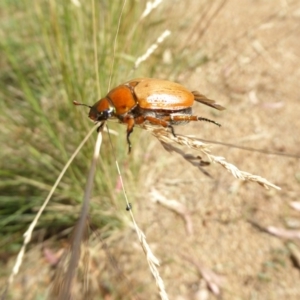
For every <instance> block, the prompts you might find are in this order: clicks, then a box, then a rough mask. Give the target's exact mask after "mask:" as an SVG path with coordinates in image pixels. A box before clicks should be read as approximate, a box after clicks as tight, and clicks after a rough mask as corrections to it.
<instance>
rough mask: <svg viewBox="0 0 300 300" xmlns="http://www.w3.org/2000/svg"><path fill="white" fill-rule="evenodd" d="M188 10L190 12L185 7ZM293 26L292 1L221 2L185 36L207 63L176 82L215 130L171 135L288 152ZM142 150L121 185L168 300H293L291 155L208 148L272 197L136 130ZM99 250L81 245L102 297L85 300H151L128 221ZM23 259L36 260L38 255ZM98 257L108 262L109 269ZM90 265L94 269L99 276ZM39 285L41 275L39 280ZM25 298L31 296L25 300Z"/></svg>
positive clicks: (299, 35) (295, 45)
mask: <svg viewBox="0 0 300 300" xmlns="http://www.w3.org/2000/svg"><path fill="white" fill-rule="evenodd" d="M196 2H197V1H196ZM188 3H189V5H190V7H196V8H195V10H196V9H198V8H197V5H196V4H195V3H194V4H193V3H192V2H188ZM192 4H193V5H194V6H193V5H192ZM299 24H300V3H299V2H298V3H297V1H284V0H281V1H279V0H278V1H275V0H274V1H268V0H256V1H253V0H251V1H250V0H229V1H227V3H226V4H225V6H224V7H223V8H222V9H221V11H220V12H219V14H218V17H217V18H216V19H215V20H214V21H213V22H212V24H211V25H210V27H209V29H208V30H207V31H206V33H205V35H204V36H203V37H201V39H198V37H197V32H198V31H197V30H195V31H194V33H193V35H192V37H191V39H192V40H193V46H194V47H199V48H201V49H204V51H205V52H207V53H210V57H209V61H208V63H207V64H205V65H203V66H199V67H196V68H195V69H194V71H193V72H190V71H188V70H187V72H186V73H184V74H182V76H181V77H180V78H179V79H180V81H181V82H182V83H183V82H184V83H185V85H187V86H188V87H189V88H191V89H193V90H195V89H199V90H201V92H203V93H204V94H205V95H208V96H209V97H210V98H212V99H217V100H218V102H219V103H220V104H222V105H224V106H225V107H226V108H227V109H226V110H225V111H223V112H220V113H219V112H212V110H211V109H209V108H206V107H203V106H202V105H200V104H198V105H197V104H196V105H195V112H196V113H197V115H199V116H203V117H208V118H212V119H214V120H216V121H218V122H220V123H221V124H222V127H221V128H218V127H217V126H214V125H212V124H208V123H194V124H189V125H187V126H184V127H181V128H179V129H176V130H177V132H180V133H183V134H186V135H195V136H197V137H199V138H203V139H210V140H215V141H222V142H225V143H232V144H237V145H241V146H248V147H253V148H258V149H265V150H269V151H277V152H284V153H297V154H300V152H299V142H300V134H299V128H300V118H299V113H300V108H299V101H300V96H299V87H300V25H299ZM187 83H188V84H187ZM143 143H144V144H145V145H146V143H147V144H149V147H148V148H147V151H146V153H142V152H143V151H144V150H143V149H139V148H138V147H136V148H135V149H134V155H144V160H145V163H144V166H143V167H142V170H141V176H140V178H141V180H140V182H139V183H134V184H132V183H130V184H129V185H130V186H131V185H134V186H135V188H132V189H130V191H129V194H130V196H131V197H133V198H135V199H136V200H135V202H134V203H133V205H134V206H133V212H134V214H135V217H136V221H137V223H138V224H139V226H140V227H141V229H142V230H143V231H144V232H145V234H146V236H147V240H148V242H149V244H150V247H151V249H152V250H153V252H154V253H155V255H156V257H157V258H158V259H159V260H160V262H161V266H160V268H159V271H160V275H161V277H162V278H163V280H164V284H165V288H166V291H167V293H168V295H169V298H170V299H176V300H181V299H197V300H205V299H215V298H218V297H220V298H221V299H230V300H231V299H270V300H271V299H274V300H275V299H300V284H299V282H300V281H299V279H300V269H299V265H298V267H297V263H295V254H292V253H291V250H290V249H296V250H298V251H300V243H299V235H300V212H297V211H296V210H294V209H293V208H291V206H290V204H291V203H292V202H293V201H300V199H299V195H300V184H299V180H300V163H299V159H295V158H288V157H282V156H275V155H265V154H261V153H256V152H250V151H243V150H239V149H234V148H228V147H224V146H217V145H215V146H214V147H213V148H212V153H213V154H214V155H217V156H223V157H225V158H226V160H227V161H228V162H230V163H232V164H234V165H235V166H237V167H238V168H239V169H241V170H243V171H247V172H250V173H252V174H257V175H260V176H262V177H265V178H266V179H268V180H269V181H271V182H272V183H274V184H276V185H278V186H280V187H281V191H278V190H275V189H272V188H271V189H270V190H266V189H264V188H263V187H262V186H260V185H258V184H256V183H253V182H245V181H240V180H238V179H235V178H234V177H233V176H232V175H231V174H230V173H229V172H227V171H226V170H225V169H223V168H222V167H221V166H219V165H217V164H212V165H210V166H207V167H204V170H205V171H207V172H208V173H209V176H207V175H205V174H204V172H202V171H201V170H199V169H198V168H196V167H193V166H191V165H190V164H189V163H188V162H187V161H186V160H185V159H183V158H182V157H181V156H179V155H178V154H176V153H168V152H166V151H165V150H164V149H163V147H162V146H161V145H160V144H159V142H158V141H157V140H156V139H155V138H154V137H151V135H150V134H149V133H147V132H143V133H142V134H141V144H143ZM185 151H186V153H191V151H189V150H186V149H185ZM202 158H203V159H204V160H205V157H203V155H202ZM149 166H151V167H150V168H149ZM154 190H155V191H156V192H157V193H158V194H159V195H161V196H162V197H165V198H166V199H168V200H175V201H177V203H180V205H182V207H181V211H183V210H186V216H188V218H189V219H188V220H189V221H190V222H191V224H190V226H191V227H187V226H186V223H185V221H184V220H183V218H182V216H180V215H179V214H177V213H175V212H174V211H172V210H171V209H170V208H166V207H164V206H162V205H159V204H157V203H156V201H155V200H157V194H156V196H154V194H153V191H154ZM125 213H126V212H124V214H125ZM268 226H274V227H276V228H285V229H288V230H292V231H293V233H295V232H298V239H297V238H295V239H290V240H288V239H283V238H279V237H276V236H273V235H271V234H269V233H267V232H266V231H264V228H266V227H268ZM99 243H100V242H99V240H98V244H99ZM107 243H108V247H109V249H110V252H109V253H108V252H107V251H104V250H103V248H102V246H101V245H102V244H101V243H100V245H98V246H97V247H98V248H97V247H96V246H95V248H92V249H93V250H92V251H91V267H90V271H89V272H90V274H92V276H91V282H90V287H91V288H92V289H93V288H95V290H97V289H100V290H101V291H102V292H101V293H102V296H101V297H102V298H101V297H100V296H99V294H100V292H99V291H98V292H96V293H95V294H94V293H93V292H92V293H91V295H90V296H86V297H85V298H86V299H158V296H157V288H156V285H155V281H154V280H153V278H152V276H151V274H150V271H149V268H148V266H147V262H146V259H145V257H144V254H143V252H142V250H141V248H140V246H139V244H138V242H137V239H136V235H135V233H134V232H133V231H132V229H131V227H130V226H129V222H128V229H124V231H123V232H122V233H120V234H119V235H118V236H117V237H114V238H111V240H109V241H108V242H107ZM95 249H96V250H95ZM32 251H33V250H32ZM35 251H37V252H38V253H40V252H39V251H40V249H36V250H35ZM107 258H114V259H116V261H117V264H118V267H116V265H114V264H111V263H110V262H109V259H107ZM37 261H38V266H36V267H32V265H31V267H32V272H33V273H34V272H35V271H37V270H41V267H40V266H41V265H44V266H45V270H48V267H46V266H47V262H46V260H45V258H43V257H41V258H40V259H39V260H35V262H37ZM31 263H32V262H29V264H31ZM298 263H299V261H298ZM102 268H103V269H104V270H105V271H102V272H100V271H99V270H102ZM118 268H120V270H121V274H122V276H123V275H124V274H125V275H124V277H122V276H121V278H123V280H120V277H119V276H117V273H118V271H117V270H118ZM24 269H26V266H25V267H24ZM97 269H98V271H97ZM42 270H43V268H42ZM25 274H26V276H25V275H23V277H21V278H19V279H18V281H17V284H18V285H21V284H22V280H23V282H24V280H26V278H27V280H29V279H28V278H30V274H29V273H28V272H27V273H26V272H25ZM97 276H99V277H97ZM25 277H26V278H25ZM41 277H42V276H41ZM24 278H25V279H24ZM49 278H50V275H49V272H48V271H45V276H44V277H43V279H41V281H42V282H43V283H44V282H46V281H47V280H49ZM97 278H101V279H100V280H98V281H97ZM99 282H100V283H99ZM208 283H209V284H208ZM28 286H30V284H28ZM99 286H100V287H99ZM16 288H17V287H16ZM110 289H111V290H112V291H113V292H112V293H111V292H109V290H110ZM29 290H30V289H29ZM212 290H213V291H214V292H212ZM110 294H112V295H114V296H110ZM92 295H97V296H92ZM104 295H106V296H104ZM27 297H28V298H26V297H25V298H26V299H38V298H33V296H32V298H31V296H30V293H29V294H28V296H27ZM78 297H79V296H78ZM25 298H23V299H25ZM16 299H17V298H16ZM18 299H21V298H18ZM39 299H42V298H39Z"/></svg>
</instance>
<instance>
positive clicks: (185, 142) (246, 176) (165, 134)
mask: <svg viewBox="0 0 300 300" xmlns="http://www.w3.org/2000/svg"><path fill="white" fill-rule="evenodd" d="M142 127H143V128H144V129H146V130H148V131H150V132H151V133H152V134H153V135H154V136H155V137H156V138H157V139H158V140H159V141H160V142H163V143H166V144H172V143H176V144H178V145H180V146H186V147H188V148H190V149H194V150H197V151H200V152H202V153H203V154H205V155H206V157H207V158H208V160H209V161H210V162H212V163H218V164H220V165H221V166H222V167H224V168H225V169H226V170H227V171H228V172H230V173H231V174H232V175H233V176H234V177H236V178H238V179H241V180H245V181H252V182H257V183H258V184H260V185H262V186H263V187H264V188H266V189H268V188H269V187H272V188H274V189H277V190H280V189H281V188H280V187H278V186H277V185H275V184H273V183H271V182H269V181H268V180H267V179H265V178H263V177H261V176H258V175H253V174H250V173H248V172H245V171H241V170H239V169H238V168H237V167H236V166H234V165H233V164H231V163H228V162H227V161H226V160H225V158H224V157H221V156H215V155H213V154H211V153H210V145H208V144H205V143H203V142H201V141H199V140H198V139H196V138H193V137H188V136H183V135H176V136H174V135H173V134H172V133H171V132H169V131H168V130H166V129H165V128H157V127H153V126H150V125H143V126H142ZM183 157H184V156H183Z"/></svg>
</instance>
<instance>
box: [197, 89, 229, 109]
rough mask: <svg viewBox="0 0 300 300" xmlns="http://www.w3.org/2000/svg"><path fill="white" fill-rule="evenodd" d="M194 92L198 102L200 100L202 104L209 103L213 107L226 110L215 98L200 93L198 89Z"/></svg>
mask: <svg viewBox="0 0 300 300" xmlns="http://www.w3.org/2000/svg"><path fill="white" fill-rule="evenodd" d="M192 94H193V95H194V97H195V100H196V101H197V102H200V103H202V104H205V105H208V106H210V107H213V108H216V109H218V110H224V109H225V107H223V106H221V105H220V104H218V103H216V101H215V100H211V99H208V98H206V97H205V96H204V95H202V94H200V93H199V92H197V91H193V92H192Z"/></svg>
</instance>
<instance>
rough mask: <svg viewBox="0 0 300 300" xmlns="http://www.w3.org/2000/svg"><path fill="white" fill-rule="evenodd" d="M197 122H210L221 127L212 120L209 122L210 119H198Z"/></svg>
mask: <svg viewBox="0 0 300 300" xmlns="http://www.w3.org/2000/svg"><path fill="white" fill-rule="evenodd" d="M198 121H206V122H210V123H213V124H215V125H217V126H219V127H221V124H219V123H217V122H215V121H213V120H210V119H206V118H202V117H198Z"/></svg>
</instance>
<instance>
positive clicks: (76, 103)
mask: <svg viewBox="0 0 300 300" xmlns="http://www.w3.org/2000/svg"><path fill="white" fill-rule="evenodd" d="M73 104H74V105H78V106H79V105H81V106H86V107H89V108H92V107H91V106H90V105H87V104H84V103H80V102H77V101H76V100H74V101H73Z"/></svg>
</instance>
